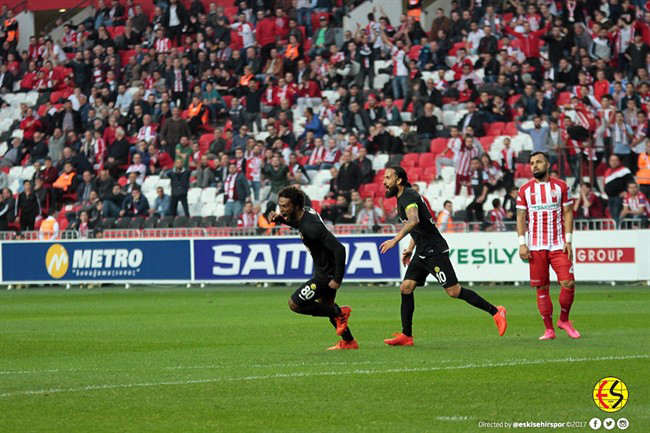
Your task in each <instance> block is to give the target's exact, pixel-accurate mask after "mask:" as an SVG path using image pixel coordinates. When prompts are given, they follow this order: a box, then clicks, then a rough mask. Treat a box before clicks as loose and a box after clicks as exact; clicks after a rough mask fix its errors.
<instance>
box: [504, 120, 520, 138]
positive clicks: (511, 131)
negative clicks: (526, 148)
mask: <svg viewBox="0 0 650 433" xmlns="http://www.w3.org/2000/svg"><path fill="white" fill-rule="evenodd" d="M517 134H519V131H518V130H517V125H515V123H514V122H508V123H506V127H505V128H504V129H503V132H502V133H501V135H509V136H511V137H512V136H515V135H517Z"/></svg>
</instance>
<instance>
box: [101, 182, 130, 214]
mask: <svg viewBox="0 0 650 433" xmlns="http://www.w3.org/2000/svg"><path fill="white" fill-rule="evenodd" d="M125 198H126V194H124V193H123V192H122V188H121V187H120V185H119V184H117V183H116V184H114V185H113V189H112V190H111V193H110V194H109V195H106V196H103V197H100V200H101V203H102V204H101V206H100V208H101V209H100V211H101V213H102V216H103V217H104V218H117V217H118V216H119V214H120V210H121V209H122V203H124V199H125Z"/></svg>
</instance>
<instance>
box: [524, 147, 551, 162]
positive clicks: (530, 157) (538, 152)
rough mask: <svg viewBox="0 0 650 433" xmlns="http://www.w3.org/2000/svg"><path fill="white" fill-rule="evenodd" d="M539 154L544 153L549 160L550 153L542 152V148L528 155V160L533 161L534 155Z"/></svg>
mask: <svg viewBox="0 0 650 433" xmlns="http://www.w3.org/2000/svg"><path fill="white" fill-rule="evenodd" d="M537 155H544V159H546V160H547V161H549V157H548V153H546V152H542V151H541V150H538V151H536V152H533V153H531V154H530V156H529V157H528V162H530V161H532V159H533V156H537Z"/></svg>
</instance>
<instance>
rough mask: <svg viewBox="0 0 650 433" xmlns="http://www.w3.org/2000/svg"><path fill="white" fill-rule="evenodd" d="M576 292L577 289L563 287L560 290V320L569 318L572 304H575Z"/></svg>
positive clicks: (564, 320)
mask: <svg viewBox="0 0 650 433" xmlns="http://www.w3.org/2000/svg"><path fill="white" fill-rule="evenodd" d="M574 294H575V289H569V288H568V287H562V289H561V290H560V308H561V309H560V321H562V322H566V321H567V320H569V311H571V305H573V296H574Z"/></svg>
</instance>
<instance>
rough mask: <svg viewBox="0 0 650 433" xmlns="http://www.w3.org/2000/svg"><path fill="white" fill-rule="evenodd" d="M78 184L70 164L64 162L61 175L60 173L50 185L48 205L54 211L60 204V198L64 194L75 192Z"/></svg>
mask: <svg viewBox="0 0 650 433" xmlns="http://www.w3.org/2000/svg"><path fill="white" fill-rule="evenodd" d="M78 183H79V181H78V179H77V174H76V173H75V172H74V169H73V166H72V163H71V162H66V163H65V165H64V166H63V173H61V174H60V175H59V178H58V179H57V180H56V181H55V182H54V183H53V184H52V187H53V188H52V194H51V197H52V203H50V206H51V207H52V208H54V209H56V206H57V205H58V204H59V203H60V202H61V198H62V196H63V195H64V194H67V193H74V192H76V191H77V185H78Z"/></svg>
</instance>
